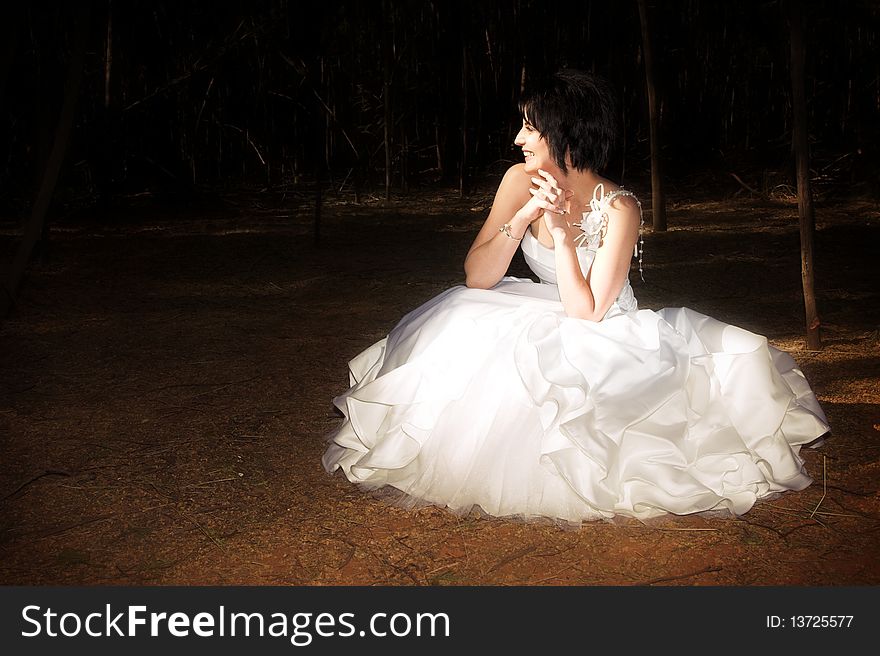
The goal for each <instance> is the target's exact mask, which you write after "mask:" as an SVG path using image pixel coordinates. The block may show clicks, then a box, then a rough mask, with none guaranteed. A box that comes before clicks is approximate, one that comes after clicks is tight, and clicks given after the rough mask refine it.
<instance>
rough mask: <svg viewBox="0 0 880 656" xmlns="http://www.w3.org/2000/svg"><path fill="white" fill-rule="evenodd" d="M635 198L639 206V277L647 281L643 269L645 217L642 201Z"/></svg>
mask: <svg viewBox="0 0 880 656" xmlns="http://www.w3.org/2000/svg"><path fill="white" fill-rule="evenodd" d="M633 198H635V196H633ZM635 200H636V204H638V206H639V245H638V249H639V253H638V255H639V278H641V279H642V282H645V272H644V270H643V269H642V262H643V258H644V253H645V235H644V233H643V232H642V229H643V227H644V225H645V217H644V216H643V215H642V201H640V200H639V199H638V198H636V199H635Z"/></svg>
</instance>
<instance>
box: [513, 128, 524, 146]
mask: <svg viewBox="0 0 880 656" xmlns="http://www.w3.org/2000/svg"><path fill="white" fill-rule="evenodd" d="M513 143H514V144H515V145H517V146H523V145H525V143H526V139H525V137H524V136H523V131H522V130H520V131H519V132H517V133H516V138H515V139H514V140H513Z"/></svg>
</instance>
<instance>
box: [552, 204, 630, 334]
mask: <svg viewBox="0 0 880 656" xmlns="http://www.w3.org/2000/svg"><path fill="white" fill-rule="evenodd" d="M606 214H607V216H608V220H607V224H606V225H605V226H604V227H603V235H602V237H601V241H600V245H599V247H598V250H597V251H596V258H595V259H594V260H593V265H592V266H591V267H590V272H589V274H588V275H587V278H586V279H584V275H583V273H582V272H581V268H580V264H579V263H578V258H577V255H576V252H575V245H574V241H573V240H572V239H571V233H570V231H568V230H566V229H565V227H564V226H563V225H562V224H561V223H560V220H559V219H558V218H557V217H554V216H553V215H545V221H546V222H547V227H548V228H550V233H551V234H552V235H553V245H554V248H555V253H556V282H557V285H558V286H559V297H560V299H561V300H562V306H563V308H564V309H565V314H567V315H568V316H569V317H574V318H577V319H588V320H590V321H601V320H602V318H603V317H604V316H605V313H606V312H608V309H609V308H610V307H611V304H612V303H614V301H615V300H616V299H617V296H618V294H620V290H621V289H622V288H623V284H624V282H625V280H626V278H627V276H628V275H629V268H630V257H631V255H632V252H633V246H635V243H636V241H638V238H639V225H640V222H641V218H640V214H639V208H638V204H637V203H636V201H635V200H634V199H633V198H631V197H628V196H618V197H617V198H615V199H613V200H612V201H611V203H610V204H609V206H608V208H607V210H606ZM548 217H549V218H548Z"/></svg>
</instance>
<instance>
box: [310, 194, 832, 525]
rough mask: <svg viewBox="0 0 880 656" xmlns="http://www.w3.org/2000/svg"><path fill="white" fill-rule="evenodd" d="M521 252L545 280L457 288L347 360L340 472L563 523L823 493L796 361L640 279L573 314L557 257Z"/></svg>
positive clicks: (811, 412)
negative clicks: (809, 453)
mask: <svg viewBox="0 0 880 656" xmlns="http://www.w3.org/2000/svg"><path fill="white" fill-rule="evenodd" d="M605 200H606V201H607V200H609V199H605ZM593 211H601V208H594V209H593ZM585 218H586V217H585ZM527 234H529V235H530V233H527ZM587 237H588V238H587V239H585V240H584V246H583V248H582V249H578V250H579V260H580V262H581V266H582V269H583V270H584V273H586V271H587V270H588V269H589V266H590V264H591V263H592V259H593V255H592V254H591V251H595V239H593V237H594V235H589V234H588V235H587ZM522 248H523V252H524V254H525V255H526V261H527V262H528V263H529V265H530V267H531V268H532V270H533V271H534V272H535V274H536V275H537V276H538V277H539V278H540V279H541V280H542V281H543V282H541V283H535V282H532V281H529V280H523V279H517V278H512V277H507V278H505V279H504V280H502V281H501V282H500V283H499V284H498V285H496V286H495V287H494V288H493V289H491V290H480V289H469V288H467V287H464V286H458V287H454V288H452V289H449V290H447V291H445V292H443V293H441V294H440V295H438V296H436V297H435V298H433V299H431V300H430V301H428V302H427V303H425V304H424V305H422V306H421V307H419V308H416V309H415V310H413V311H412V312H410V313H409V314H407V315H406V316H405V317H403V319H401V321H400V322H399V323H398V324H397V326H396V327H395V328H394V329H393V330H392V331H391V333H390V334H389V335H388V336H387V337H386V338H385V339H382V340H380V341H379V342H377V343H375V344H374V345H372V346H371V347H370V348H368V349H367V350H365V351H364V352H362V353H361V354H360V355H358V356H357V357H356V358H354V359H353V360H352V361H351V362H350V363H349V370H350V384H351V388H350V389H349V390H348V391H347V392H345V393H344V394H342V395H340V396H338V397H337V398H335V399H334V404H335V406H336V407H337V408H338V409H339V410H340V411H341V412H342V414H343V415H344V419H343V421H342V424H341V426H340V427H339V428H338V429H337V430H336V431H335V432H334V434H333V435H332V436H331V438H330V442H329V446H328V448H327V450H326V452H325V454H324V457H323V465H324V467H325V468H326V469H327V470H328V471H335V470H337V469H341V470H342V471H343V472H344V473H345V475H346V476H347V477H348V479H349V480H351V481H352V482H356V483H359V484H361V485H362V486H364V487H365V488H370V489H372V488H380V487H383V486H390V488H393V489H394V490H398V491H400V492H401V493H403V494H402V498H403V499H404V500H405V501H406V502H408V503H411V504H413V505H415V504H421V503H431V504H436V505H440V506H445V507H448V508H449V509H450V510H452V511H454V512H458V513H467V512H469V511H471V510H472V509H474V508H478V509H479V510H482V511H483V512H485V513H488V514H490V515H495V516H517V517H522V518H535V517H548V518H552V519H558V520H564V521H567V522H581V521H585V520H594V519H600V518H611V517H614V516H616V515H622V516H631V517H636V518H639V519H647V518H649V517H654V516H658V515H662V514H665V513H676V514H687V513H695V512H702V511H713V510H724V511H727V512H730V513H733V514H737V515H738V514H742V513H745V512H746V511H748V510H749V509H750V508H751V507H752V505H753V504H754V503H755V501H756V500H757V499H761V498H765V497H769V496H771V495H775V494H778V493H780V492H784V491H786V490H799V489H802V488H804V487H806V486H808V485H809V484H810V483H811V479H810V477H809V476H808V474H807V473H806V471H805V469H804V463H803V460H802V458H801V457H800V455H799V449H800V446H801V445H803V444H807V443H810V442H814V441H815V440H817V438H819V437H820V436H822V435H823V434H824V433H826V432H827V431H828V429H829V426H828V423H827V420H826V418H825V415H824V414H823V412H822V409H821V408H820V406H819V403H818V401H817V400H816V397H815V395H814V394H813V392H812V391H811V389H810V387H809V385H808V383H807V381H806V380H805V378H804V376H803V374H802V373H801V371H800V370H799V369H798V368H797V366H796V364H795V362H794V360H793V359H792V358H791V357H790V356H789V355H787V354H786V353H783V352H781V351H779V350H777V349H775V348H773V347H771V346H769V345H768V344H767V340H766V338H764V337H762V336H760V335H756V334H754V333H751V332H749V331H746V330H743V329H741V328H738V327H735V326H731V325H727V324H725V323H723V322H720V321H717V320H715V319H713V318H711V317H708V316H705V315H703V314H700V313H699V312H696V311H694V310H691V309H688V308H664V309H662V310H660V311H657V312H654V311H651V310H644V309H642V310H639V309H638V306H637V304H636V301H635V297H634V296H633V293H632V288H631V287H630V285H629V283H628V282H627V283H626V284H625V285H624V287H623V289H622V290H621V294H620V296H619V297H618V299H617V302H616V303H615V304H614V305H613V306H612V308H611V310H609V312H608V314H607V315H606V316H605V318H604V319H603V320H602V321H600V322H592V321H585V320H580V319H572V318H568V317H566V315H565V312H564V310H563V307H562V304H561V302H560V300H559V295H558V290H557V288H556V286H555V285H554V284H552V282H555V273H554V271H553V252H552V250H551V249H548V248H546V247H544V246H542V245H541V244H540V243H539V242H538V241H537V240H535V239H534V238H532V237H531V236H529V237H527V238H524V239H523V244H522Z"/></svg>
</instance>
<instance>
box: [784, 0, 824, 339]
mask: <svg viewBox="0 0 880 656" xmlns="http://www.w3.org/2000/svg"><path fill="white" fill-rule="evenodd" d="M786 4H787V9H788V26H789V32H790V37H791V95H792V98H791V105H792V119H793V128H792V151H793V153H794V158H795V166H796V169H797V191H798V214H799V215H800V232H801V282H802V283H803V288H804V310H805V312H806V323H807V348H809V349H812V350H814V351H815V350H819V349H820V348H821V346H822V342H821V338H820V335H819V325H820V322H819V312H818V310H817V308H816V290H815V288H814V286H813V234H814V233H815V231H816V218H815V214H814V212H813V194H812V190H811V189H810V151H809V143H808V141H807V100H806V93H805V80H804V77H805V73H804V69H805V62H806V58H807V56H806V45H805V43H804V17H803V7H802V6H801V5H800V3H798V2H793V1H789V2H787V3H786Z"/></svg>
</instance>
